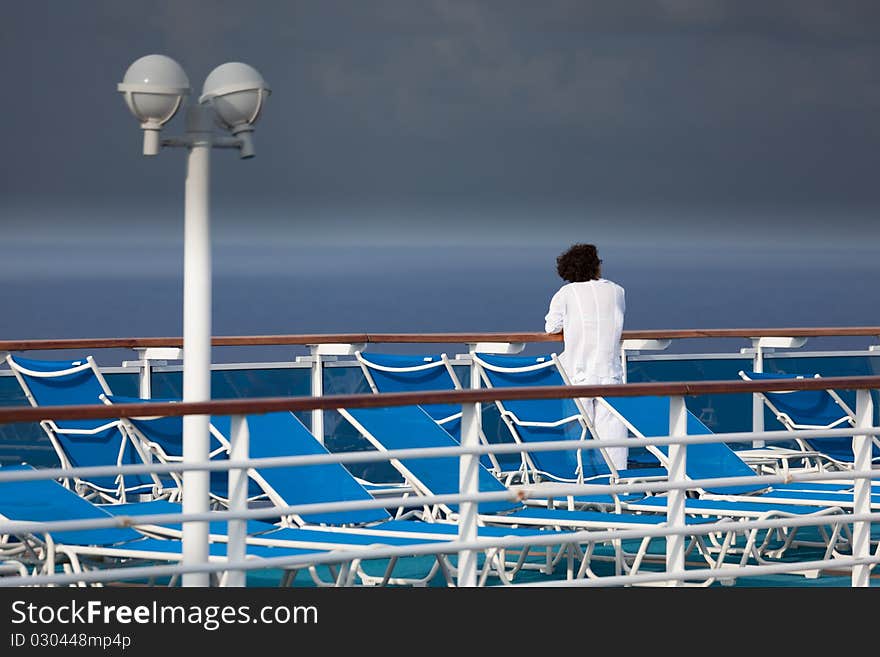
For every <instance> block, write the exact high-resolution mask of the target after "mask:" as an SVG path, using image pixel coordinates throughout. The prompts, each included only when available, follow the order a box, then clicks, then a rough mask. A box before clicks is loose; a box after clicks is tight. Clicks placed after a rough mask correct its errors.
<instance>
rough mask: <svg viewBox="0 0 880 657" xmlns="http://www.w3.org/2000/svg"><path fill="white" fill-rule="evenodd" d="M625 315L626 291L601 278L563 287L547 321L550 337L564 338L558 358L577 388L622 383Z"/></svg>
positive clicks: (554, 296) (549, 312) (552, 300)
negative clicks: (559, 335) (578, 385)
mask: <svg viewBox="0 0 880 657" xmlns="http://www.w3.org/2000/svg"><path fill="white" fill-rule="evenodd" d="M625 311H626V302H625V299H624V292H623V288H622V287H620V286H619V285H618V284H617V283H614V282H612V281H609V280H606V279H604V278H600V279H597V280H593V281H584V282H580V283H568V284H566V285H563V286H562V287H561V288H559V290H558V291H557V292H556V294H554V295H553V298H552V299H551V300H550V310H549V311H548V312H547V315H546V316H545V317H544V330H545V331H546V332H547V333H559V331H563V332H564V335H565V338H564V339H565V349H564V350H563V352H562V353H561V354H560V355H559V360H560V362H561V363H562V367H563V368H564V369H565V372H566V374H567V375H568V378H569V380H570V381H571V382H572V383H577V384H597V385H598V384H603V383H620V382H621V381H622V380H623V368H622V367H621V363H620V334H621V333H622V331H623V316H624V313H625Z"/></svg>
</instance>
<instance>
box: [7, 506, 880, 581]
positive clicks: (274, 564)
mask: <svg viewBox="0 0 880 657" xmlns="http://www.w3.org/2000/svg"><path fill="white" fill-rule="evenodd" d="M877 519H880V513H867V514H852V515H843V514H841V515H839V516H837V515H827V516H823V517H821V518H816V517H813V518H779V519H768V520H760V521H749V522H742V521H721V522H717V523H707V524H705V525H702V524H701V525H689V526H687V527H656V528H653V529H651V530H645V531H640V530H635V529H631V530H630V529H620V530H612V531H597V530H581V531H573V532H565V533H564V534H563V535H548V536H530V537H503V538H501V537H499V538H492V539H476V540H473V541H449V542H442V543H426V544H424V545H421V544H419V545H410V546H406V547H381V546H371V547H369V548H366V549H352V550H334V551H331V552H328V553H324V554H314V555H296V556H287V557H272V558H267V559H252V560H246V561H238V562H236V561H229V562H224V563H203V564H194V565H191V566H190V565H183V564H179V565H176V566H150V567H127V568H123V569H106V570H95V571H88V572H85V573H77V574H63V575H62V574H55V575H35V576H29V577H9V578H2V579H0V585H8V586H18V585H24V584H31V585H38V584H71V583H74V582H100V581H105V582H106V581H113V580H114V579H140V578H142V577H148V576H150V575H159V574H162V575H172V574H181V573H185V572H222V571H225V570H256V569H260V570H262V569H268V568H285V567H288V568H289V567H295V566H297V565H303V566H305V565H309V564H328V563H339V562H347V561H351V560H354V559H381V558H390V557H395V556H397V557H401V556H422V555H430V554H447V553H452V552H458V551H460V550H467V549H471V550H483V549H486V548H490V547H502V548H515V547H520V546H525V545H528V546H548V545H558V544H560V543H566V544H571V543H598V542H604V541H610V540H621V541H623V540H628V539H640V538H643V537H645V536H651V537H660V536H674V535H683V536H687V535H693V534H701V535H702V534H704V533H708V532H729V531H738V530H742V529H745V528H746V525H749V526H751V527H756V528H762V529H774V528H781V527H795V526H797V527H802V526H811V525H816V524H817V520H821V521H822V522H821V523H818V524H836V522H847V523H850V522H859V521H872V520H877ZM878 559H880V557H877V556H874V557H871V558H868V559H852V558H841V557H835V558H833V559H823V560H816V561H811V562H790V563H786V564H778V565H777V564H774V565H773V566H772V567H773V568H783V569H785V570H790V571H791V572H798V571H802V570H805V569H808V568H809V569H813V568H821V567H822V566H823V565H834V566H837V567H845V566H848V565H858V564H870V563H875V562H876V561H877V560H878ZM757 568H761V566H739V567H735V566H732V567H723V568H721V569H701V570H699V571H697V570H694V571H680V572H679V571H676V572H674V573H672V574H669V573H664V574H663V575H664V576H663V577H660V578H659V579H658V580H657V581H662V580H668V579H676V577H675V575H676V574H677V575H678V578H679V579H691V577H690V575H691V573H697V572H701V573H706V574H703V575H699V576H698V577H699V578H700V579H706V578H708V577H718V576H721V577H731V576H733V575H734V573H735V572H736V571H737V570H739V569H742V570H746V569H751V570H750V572H754V573H756V574H757V573H758V572H760V571H757V570H756V569H757ZM629 577H630V578H634V577H638V575H636V576H629ZM695 577H697V576H696V575H695ZM617 579H620V580H621V581H620V583H626V582H627V581H630V582H632V581H635V580H634V579H623V578H616V577H614V576H608V580H607V582H606V583H607V584H611V583H612V581H616V580H617ZM566 581H572V582H578V583H579V582H581V580H566ZM587 581H592V580H587ZM597 581H601V580H597Z"/></svg>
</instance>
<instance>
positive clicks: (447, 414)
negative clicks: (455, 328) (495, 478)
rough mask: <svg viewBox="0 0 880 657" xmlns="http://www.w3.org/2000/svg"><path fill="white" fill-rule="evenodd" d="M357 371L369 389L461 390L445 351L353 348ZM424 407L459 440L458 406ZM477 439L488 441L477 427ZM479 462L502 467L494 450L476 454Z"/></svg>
mask: <svg viewBox="0 0 880 657" xmlns="http://www.w3.org/2000/svg"><path fill="white" fill-rule="evenodd" d="M355 357H356V358H357V360H358V363H360V366H361V371H362V372H363V374H364V378H365V379H366V381H367V384H368V385H369V386H370V390H372V391H373V392H376V393H379V392H413V391H422V390H461V389H462V385H461V381H460V380H459V378H458V375H457V374H456V373H455V369H454V368H453V367H452V363H450V362H449V357H448V356H447V355H446V354H429V355H422V356H418V355H416V356H411V355H398V354H376V353H369V354H365V353H363V352H361V351H356V352H355ZM422 408H423V409H424V411H425V412H426V413H427V414H428V415H430V416H431V418H432V419H433V420H434V421H435V422H436V423H437V424H439V425H440V426H441V427H443V428H444V429H446V431H448V432H449V434H450V435H451V436H452V437H453V438H455V439H456V440H461V406H460V405H457V404H425V405H423V406H422ZM480 440H481V441H482V442H483V444H488V443H489V441H488V439H487V438H486V435H485V433H483V430H482V427H481V428H480ZM480 461H481V462H482V463H483V465H484V466H485V467H487V468H489V469H490V470H492V471H493V472H495V473H496V474H501V473H502V471H503V469H502V466H501V465H500V463H499V462H498V459H497V458H496V457H495V455H494V454H483V455H482V456H481V457H480Z"/></svg>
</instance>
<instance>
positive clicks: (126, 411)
mask: <svg viewBox="0 0 880 657" xmlns="http://www.w3.org/2000/svg"><path fill="white" fill-rule="evenodd" d="M876 388H880V376H829V377H822V378H819V379H814V378H804V379H782V380H779V379H772V380H760V381H726V380H725V381H678V382H654V383H626V384H616V385H589V386H578V385H567V386H530V387H523V388H481V389H477V390H437V391H431V390H428V391H418V392H388V393H378V394H369V393H367V394H346V395H326V396H324V397H310V396H300V397H251V398H242V399H222V400H214V401H206V402H155V403H147V404H140V403H137V404H113V405H105V404H87V405H82V406H39V407H24V406H23V407H21V408H3V409H0V424H2V423H7V422H36V421H40V420H48V419H54V420H84V419H107V418H119V417H125V418H131V417H134V418H136V417H144V416H148V417H153V416H175V417H176V416H182V415H211V414H214V415H247V414H250V413H270V412H275V411H310V410H317V409H321V410H334V409H339V408H376V407H386V406H412V405H416V404H467V403H474V402H488V401H496V400H503V401H510V400H521V399H568V398H573V397H642V396H646V395H648V396H654V395H663V396H690V395H704V394H727V393H744V392H772V391H774V390H825V389H842V390H865V389H876Z"/></svg>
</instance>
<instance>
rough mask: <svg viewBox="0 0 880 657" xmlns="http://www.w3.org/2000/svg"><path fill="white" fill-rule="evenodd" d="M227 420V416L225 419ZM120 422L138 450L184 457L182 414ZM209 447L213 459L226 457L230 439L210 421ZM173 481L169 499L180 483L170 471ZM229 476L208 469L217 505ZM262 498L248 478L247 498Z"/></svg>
mask: <svg viewBox="0 0 880 657" xmlns="http://www.w3.org/2000/svg"><path fill="white" fill-rule="evenodd" d="M101 401H103V402H104V403H105V404H109V405H113V404H145V403H161V402H179V401H180V399H170V398H168V399H159V398H151V399H144V398H141V397H126V396H123V395H101ZM223 421H225V422H226V423H227V424H228V422H229V421H228V419H224V420H223ZM120 422H121V424H122V426H123V427H124V428H125V429H126V431H127V432H128V435H129V436H130V437H131V438H132V440H133V441H134V442H136V443H137V444H139V445H141V451H142V452H145V453H146V454H148V455H149V456H150V457H151V458H152V459H154V460H156V461H158V462H161V463H181V462H182V461H183V418H182V417H157V416H152V417H132V418H123V419H121V420H120ZM209 431H210V441H211V442H210V451H209V458H210V459H211V460H213V461H223V460H228V459H229V440H228V438H227V437H226V436H225V435H224V434H222V433H221V432H219V431H218V430H217V429H216V427H215V426H214V424H213V423H211V424H210V425H209ZM170 477H171V478H172V479H173V482H174V483H173V485H174V486H175V487H176V488H175V489H174V490H173V491H172V494H171V495H169V496H168V497H169V499H172V500H173V499H178V498H179V497H180V495H179V493H180V491H181V490H182V487H183V481H182V477H181V474H180V473H178V472H174V473H171V475H170ZM228 484H229V477H228V475H227V474H226V472H225V471H220V470H215V471H212V472H211V473H210V493H211V497H212V499H213V500H214V501H215V502H216V503H217V504H220V505H226V504H227V503H228V500H229V490H228ZM261 498H265V493H264V491H263V490H262V489H261V488H260V486H259V485H258V484H257V483H256V482H254V481H248V500H249V501H252V502H253V501H257V500H260V499H261Z"/></svg>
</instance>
